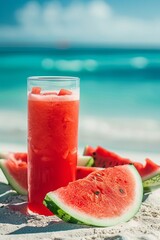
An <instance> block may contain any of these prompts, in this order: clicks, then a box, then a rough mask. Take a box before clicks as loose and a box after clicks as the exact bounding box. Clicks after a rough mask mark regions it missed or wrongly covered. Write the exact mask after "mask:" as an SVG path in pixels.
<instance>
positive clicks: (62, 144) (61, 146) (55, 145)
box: [28, 87, 79, 215]
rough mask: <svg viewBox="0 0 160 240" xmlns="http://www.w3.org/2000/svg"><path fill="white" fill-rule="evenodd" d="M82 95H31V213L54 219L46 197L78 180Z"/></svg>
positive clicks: (62, 92) (35, 91) (36, 91)
mask: <svg viewBox="0 0 160 240" xmlns="http://www.w3.org/2000/svg"><path fill="white" fill-rule="evenodd" d="M78 112H79V95H78V93H76V92H75V91H68V90H63V89H62V90H60V91H50V92H49V91H47V92H46V91H44V92H43V91H42V90H41V89H40V88H37V87H36V88H35V87H34V88H32V90H31V91H30V92H29V95H28V201H29V203H28V210H29V212H34V213H38V214H44V215H50V214H51V212H49V210H48V209H47V208H46V207H45V206H44V205H43V200H44V197H45V195H46V194H47V193H48V192H49V191H52V190H55V189H57V188H59V187H62V186H66V185H67V184H68V183H69V182H70V181H73V180H75V174H76V164H77V145H78Z"/></svg>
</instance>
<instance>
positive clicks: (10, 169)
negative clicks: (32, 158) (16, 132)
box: [0, 158, 28, 195]
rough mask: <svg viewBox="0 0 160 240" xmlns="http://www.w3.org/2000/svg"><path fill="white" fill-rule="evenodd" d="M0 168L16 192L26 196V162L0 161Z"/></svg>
mask: <svg viewBox="0 0 160 240" xmlns="http://www.w3.org/2000/svg"><path fill="white" fill-rule="evenodd" d="M0 167H1V169H2V171H3V173H4V175H5V176H6V178H7V180H8V182H9V184H10V185H11V186H12V188H13V189H14V190H16V192H18V193H20V194H22V195H27V189H28V184H27V162H26V161H22V160H18V159H12V158H10V159H0Z"/></svg>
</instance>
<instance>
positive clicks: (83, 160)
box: [77, 155, 94, 167]
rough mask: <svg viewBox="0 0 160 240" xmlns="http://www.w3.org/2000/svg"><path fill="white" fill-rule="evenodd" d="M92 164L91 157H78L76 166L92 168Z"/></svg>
mask: <svg viewBox="0 0 160 240" xmlns="http://www.w3.org/2000/svg"><path fill="white" fill-rule="evenodd" d="M93 164H94V159H93V157H91V156H81V155H79V156H78V164H77V165H78V166H86V167H92V166H93Z"/></svg>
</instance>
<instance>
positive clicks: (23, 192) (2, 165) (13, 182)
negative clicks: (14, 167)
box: [0, 159, 28, 195]
mask: <svg viewBox="0 0 160 240" xmlns="http://www.w3.org/2000/svg"><path fill="white" fill-rule="evenodd" d="M5 163H6V160H5V159H0V168H1V169H2V172H3V173H4V175H5V177H6V179H7V181H8V183H9V184H10V185H11V187H12V188H13V189H14V190H15V191H16V192H17V193H19V194H21V195H27V194H28V192H27V190H26V189H24V188H23V187H22V186H20V185H19V183H18V182H17V181H16V180H15V179H14V178H13V177H12V176H11V174H10V173H9V171H8V170H7V168H6V166H5Z"/></svg>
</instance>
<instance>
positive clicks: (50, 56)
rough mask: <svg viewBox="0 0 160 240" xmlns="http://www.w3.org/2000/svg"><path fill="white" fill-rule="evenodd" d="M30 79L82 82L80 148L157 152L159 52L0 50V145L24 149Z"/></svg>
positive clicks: (33, 48)
mask: <svg viewBox="0 0 160 240" xmlns="http://www.w3.org/2000/svg"><path fill="white" fill-rule="evenodd" d="M34 75H37V76H40V75H47V76H48V75H58V76H60V75H66V76H78V77H80V79H81V104H80V121H79V145H80V147H83V146H85V145H87V144H90V145H93V146H96V145H102V146H104V147H108V148H110V149H123V150H125V149H127V150H136V151H150V152H151V151H152V152H158V151H159V146H160V50H159V49H138V48H137V49H135V48H134V49H129V48H125V49H124V48H123V49H122V48H107V47H106V48H102V47H101V48H100V47H88V46H87V47H68V48H56V47H46V46H43V47H35V46H25V47H17V46H14V47H13V46H12V47H11V46H5V47H4V46H3V47H0V143H3V144H5V143H6V144H8V143H14V144H26V132H27V101H26V96H27V95H26V92H27V77H29V76H34Z"/></svg>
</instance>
